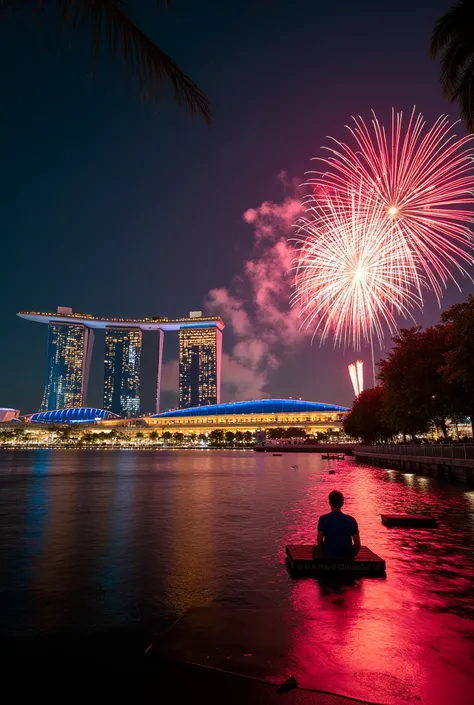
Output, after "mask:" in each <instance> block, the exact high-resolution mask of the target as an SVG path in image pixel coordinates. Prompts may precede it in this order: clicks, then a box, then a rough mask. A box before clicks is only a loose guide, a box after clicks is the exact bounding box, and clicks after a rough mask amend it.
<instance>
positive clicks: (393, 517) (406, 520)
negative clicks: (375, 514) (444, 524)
mask: <svg viewBox="0 0 474 705" xmlns="http://www.w3.org/2000/svg"><path fill="white" fill-rule="evenodd" d="M380 516H381V517H382V524H383V525H384V526H403V527H406V528H407V529H435V528H436V527H437V526H438V522H437V521H436V517H433V516H431V514H381V515H380Z"/></svg>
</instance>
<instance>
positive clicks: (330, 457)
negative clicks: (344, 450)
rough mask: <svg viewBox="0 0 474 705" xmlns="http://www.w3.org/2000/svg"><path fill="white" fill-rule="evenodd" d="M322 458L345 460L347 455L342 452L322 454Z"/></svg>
mask: <svg viewBox="0 0 474 705" xmlns="http://www.w3.org/2000/svg"><path fill="white" fill-rule="evenodd" d="M321 458H322V459H323V460H345V459H346V456H345V455H344V454H342V455H322V456H321Z"/></svg>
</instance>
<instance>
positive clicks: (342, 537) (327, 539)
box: [318, 490, 360, 557]
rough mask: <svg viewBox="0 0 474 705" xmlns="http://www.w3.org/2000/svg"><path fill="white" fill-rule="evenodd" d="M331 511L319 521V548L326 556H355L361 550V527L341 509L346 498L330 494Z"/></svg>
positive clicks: (334, 491) (334, 492)
mask: <svg viewBox="0 0 474 705" xmlns="http://www.w3.org/2000/svg"><path fill="white" fill-rule="evenodd" d="M329 504H330V506H331V511H330V512H329V513H328V514H323V515H322V516H320V517H319V521H318V547H319V548H320V550H321V551H322V552H323V554H324V555H326V556H333V557H338V556H355V555H356V554H357V552H358V550H359V548H360V536H359V527H358V526H357V522H356V520H355V519H354V517H351V516H350V515H349V514H344V513H343V512H342V511H341V508H342V506H343V504H344V497H343V495H342V493H341V492H338V491H337V490H333V491H332V492H331V493H330V494H329Z"/></svg>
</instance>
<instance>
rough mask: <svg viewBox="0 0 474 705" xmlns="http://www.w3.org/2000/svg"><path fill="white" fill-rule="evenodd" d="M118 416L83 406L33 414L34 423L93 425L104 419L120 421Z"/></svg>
mask: <svg viewBox="0 0 474 705" xmlns="http://www.w3.org/2000/svg"><path fill="white" fill-rule="evenodd" d="M118 418H120V417H119V416H117V415H116V414H112V412H111V411H106V410H105V409H92V408H90V407H86V406H81V407H78V408H75V409H56V411H39V412H38V413H37V414H32V415H31V417H30V421H31V422H32V423H93V422H94V421H103V420H104V419H118Z"/></svg>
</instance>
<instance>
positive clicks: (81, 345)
mask: <svg viewBox="0 0 474 705" xmlns="http://www.w3.org/2000/svg"><path fill="white" fill-rule="evenodd" d="M93 340H94V333H93V331H91V330H90V329H89V328H87V327H86V326H84V325H83V324H80V323H79V324H77V323H74V324H70V323H50V324H49V331H48V353H47V355H48V360H47V373H46V385H45V388H44V396H43V402H42V404H41V410H42V411H50V410H52V409H63V408H65V407H75V406H82V405H83V404H84V401H85V399H86V395H87V381H88V377H89V365H90V359H91V353H92V344H93Z"/></svg>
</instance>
